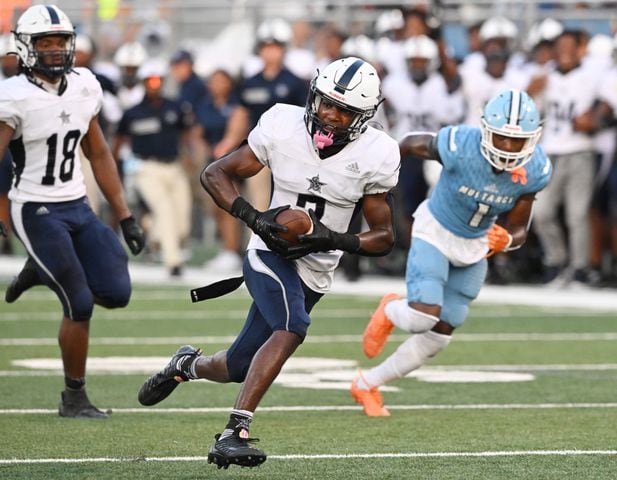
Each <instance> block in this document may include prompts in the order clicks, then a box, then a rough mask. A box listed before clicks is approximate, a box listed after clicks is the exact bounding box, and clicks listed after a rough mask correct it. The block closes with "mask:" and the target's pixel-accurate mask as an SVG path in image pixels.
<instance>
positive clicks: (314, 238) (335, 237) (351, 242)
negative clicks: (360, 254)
mask: <svg viewBox="0 0 617 480" xmlns="http://www.w3.org/2000/svg"><path fill="white" fill-rule="evenodd" d="M309 215H310V216H311V220H312V221H313V231H312V232H311V233H308V234H304V235H298V240H299V241H300V245H298V246H295V247H290V248H289V249H288V250H287V254H286V255H285V257H286V258H287V259H289V260H295V259H297V258H300V257H303V256H304V255H308V254H309V253H315V252H327V251H329V250H343V251H345V252H349V253H356V252H357V251H358V250H360V237H358V236H357V235H353V234H351V233H338V232H334V231H332V230H330V229H329V228H328V227H326V226H325V225H324V224H323V223H321V222H320V221H319V219H318V218H317V215H315V212H314V211H313V210H309Z"/></svg>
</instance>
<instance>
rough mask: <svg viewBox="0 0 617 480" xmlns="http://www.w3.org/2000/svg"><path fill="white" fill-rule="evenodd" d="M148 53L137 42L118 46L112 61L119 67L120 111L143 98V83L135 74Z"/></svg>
mask: <svg viewBox="0 0 617 480" xmlns="http://www.w3.org/2000/svg"><path fill="white" fill-rule="evenodd" d="M147 58H148V53H147V52H146V49H145V48H144V46H143V45H142V44H141V43H139V42H127V43H124V44H122V45H121V46H120V48H118V50H117V51H116V53H115V55H114V63H115V64H116V66H117V67H118V68H119V69H120V85H119V86H118V95H117V96H118V102H119V103H120V108H121V109H122V111H126V110H128V109H129V108H131V107H134V106H135V105H137V104H138V103H139V102H141V101H142V100H143V98H144V93H145V89H144V85H143V82H142V81H141V80H140V79H139V77H138V76H137V71H138V70H139V67H141V66H142V65H143V63H144V62H145V61H146V60H147Z"/></svg>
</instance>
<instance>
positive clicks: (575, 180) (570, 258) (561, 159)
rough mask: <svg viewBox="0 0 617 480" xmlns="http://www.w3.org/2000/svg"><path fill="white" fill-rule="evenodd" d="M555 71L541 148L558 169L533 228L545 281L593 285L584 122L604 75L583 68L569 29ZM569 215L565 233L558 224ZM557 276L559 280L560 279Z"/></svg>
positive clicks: (576, 36)
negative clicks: (589, 270) (589, 268)
mask: <svg viewBox="0 0 617 480" xmlns="http://www.w3.org/2000/svg"><path fill="white" fill-rule="evenodd" d="M555 55H556V59H555V60H556V69H555V70H554V71H552V72H551V73H549V74H548V76H547V79H546V86H545V88H544V90H543V95H544V107H545V123H544V134H543V137H542V146H543V147H544V149H545V150H546V153H547V154H548V155H549V156H550V157H551V160H552V161H553V163H554V165H555V171H554V175H553V181H552V182H551V184H550V185H549V186H548V188H546V189H545V190H544V191H542V193H541V194H539V195H538V202H537V205H536V209H535V213H534V215H535V218H536V222H535V223H534V228H535V230H536V232H537V234H538V237H539V239H540V243H541V245H542V249H543V252H544V259H543V261H544V265H545V272H546V277H545V280H546V281H547V282H548V281H552V280H555V281H554V282H553V283H552V285H553V286H558V287H562V286H565V285H567V284H569V283H571V282H572V281H575V282H576V283H585V284H586V283H588V281H589V279H588V267H589V244H590V235H589V207H590V204H591V198H592V195H593V186H594V176H595V161H594V152H593V137H592V136H591V135H589V133H588V132H587V131H585V128H584V126H583V125H582V124H581V122H580V121H581V119H582V118H585V116H586V114H587V113H588V112H589V111H590V109H591V108H592V107H593V105H594V102H595V101H596V99H597V98H598V95H599V82H600V80H601V76H599V75H597V73H596V72H594V71H593V69H589V68H586V67H585V66H584V65H583V64H582V58H583V55H584V45H583V42H582V39H581V33H580V32H578V31H572V30H565V31H564V32H562V33H561V34H560V36H559V37H558V38H557V39H556V42H555ZM562 205H563V207H564V211H565V217H564V218H565V223H566V226H567V238H568V241H567V242H566V232H565V231H564V229H563V228H562V227H561V224H560V220H559V211H560V207H561V206H562ZM557 275H558V276H557Z"/></svg>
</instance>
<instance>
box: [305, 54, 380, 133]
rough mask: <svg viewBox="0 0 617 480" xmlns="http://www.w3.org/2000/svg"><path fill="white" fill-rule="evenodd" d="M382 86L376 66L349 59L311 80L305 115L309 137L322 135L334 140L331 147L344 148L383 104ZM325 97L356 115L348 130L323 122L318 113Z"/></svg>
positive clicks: (357, 59)
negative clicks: (342, 146) (316, 134)
mask: <svg viewBox="0 0 617 480" xmlns="http://www.w3.org/2000/svg"><path fill="white" fill-rule="evenodd" d="M380 85H381V82H380V80H379V75H378V74H377V71H376V70H375V67H373V66H372V65H371V64H370V63H368V62H365V61H364V60H361V59H359V58H356V57H347V58H341V59H339V60H335V61H334V62H332V63H330V64H329V65H328V66H327V67H326V68H324V70H323V71H322V72H317V75H316V76H315V78H313V80H312V81H311V86H310V89H309V95H308V99H307V102H306V112H305V114H304V123H305V124H306V128H307V130H308V132H309V134H310V135H311V136H314V134H315V133H316V132H318V131H320V132H323V133H324V134H326V135H328V136H329V137H330V138H331V140H332V143H330V142H328V144H329V145H343V144H346V143H348V142H352V141H354V140H355V139H357V138H358V136H359V135H360V134H361V133H362V132H364V131H365V130H366V128H367V122H368V121H369V120H370V119H371V118H372V117H373V115H375V112H376V111H377V107H378V106H379V104H380V103H381V90H380ZM324 98H325V99H327V100H328V101H329V102H332V103H333V104H335V105H336V106H337V107H339V108H341V109H343V110H347V111H350V112H352V113H353V115H354V117H353V120H352V121H351V123H350V125H349V126H348V127H347V128H339V127H333V126H331V125H328V124H326V123H324V122H322V121H321V120H320V118H319V116H318V115H317V111H318V110H319V105H320V104H321V102H322V100H323V99H324Z"/></svg>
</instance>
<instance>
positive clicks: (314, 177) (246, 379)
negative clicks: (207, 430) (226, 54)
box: [139, 57, 400, 468]
mask: <svg viewBox="0 0 617 480" xmlns="http://www.w3.org/2000/svg"><path fill="white" fill-rule="evenodd" d="M380 101H381V94H380V81H379V77H378V76H377V72H376V71H375V69H374V68H373V67H372V66H371V65H370V64H368V63H367V62H365V61H363V60H360V59H358V58H354V57H349V58H343V59H339V60H336V61H334V62H332V63H331V64H329V65H328V66H327V67H326V68H324V70H323V71H321V72H318V74H317V76H316V77H315V78H314V79H313V81H312V83H311V87H310V93H309V96H308V99H307V105H306V107H305V108H302V107H297V106H292V105H285V104H277V105H275V106H274V107H272V108H271V109H269V110H268V111H266V112H265V113H264V114H263V115H262V116H261V118H260V120H259V123H258V125H257V126H256V127H255V128H254V129H253V130H252V131H251V132H250V134H249V136H248V141H247V142H246V143H244V144H243V145H242V146H240V148H238V149H237V150H235V151H234V152H232V153H230V154H229V155H227V156H225V157H223V158H221V159H220V160H217V161H216V162H213V163H212V164H210V165H208V167H207V168H206V169H205V170H204V171H203V173H202V176H201V181H202V183H203V185H204V188H205V189H206V191H207V192H208V193H209V194H210V195H211V196H212V198H213V199H214V201H215V202H216V203H217V204H218V205H219V206H220V207H221V208H223V209H225V210H226V211H228V212H230V213H232V214H233V215H234V216H236V217H237V218H240V219H241V220H243V221H244V222H245V223H246V224H247V225H248V226H249V227H250V228H251V229H252V230H253V232H254V234H253V236H252V238H251V240H250V242H249V245H248V252H247V255H246V257H245V259H244V278H245V281H246V284H247V287H248V291H249V293H250V294H251V296H252V298H253V304H252V305H251V307H250V310H249V312H248V316H247V319H246V323H245V325H244V328H243V329H242V331H241V332H240V334H239V335H238V337H237V338H236V340H235V341H234V342H233V343H232V345H231V346H230V347H229V348H228V349H226V350H222V351H219V352H217V353H214V354H213V355H208V356H203V355H201V351H200V350H197V349H195V348H193V347H190V346H184V347H181V348H180V350H178V352H177V353H176V355H175V356H174V357H173V358H172V360H171V362H170V363H169V364H168V365H167V367H165V368H164V369H163V370H162V371H161V372H159V373H157V374H155V375H153V376H152V377H150V379H148V380H147V381H146V382H145V383H144V385H143V386H142V388H141V390H140V392H139V400H140V401H141V403H142V404H145V405H153V404H155V403H157V402H159V401H161V400H162V399H163V398H165V397H166V396H167V395H169V393H171V391H172V390H173V388H175V387H176V386H177V385H178V382H180V381H183V380H192V379H197V378H206V379H208V380H212V381H215V382H220V383H228V382H237V383H242V386H241V388H240V393H239V395H238V397H237V399H236V403H235V405H234V408H233V410H232V411H231V414H230V416H229V422H228V423H227V425H226V427H225V429H224V430H223V431H222V433H221V434H217V435H216V436H215V441H214V445H213V446H212V448H211V449H210V452H209V454H208V461H209V462H214V463H216V464H217V465H218V466H219V468H220V467H224V468H227V467H228V466H229V465H230V464H237V465H242V466H247V467H254V466H257V465H259V464H261V463H262V462H263V461H265V459H266V454H265V453H264V452H263V451H261V450H259V449H257V448H255V447H254V446H252V445H251V439H250V438H249V426H250V423H251V421H252V419H253V413H254V412H255V410H256V409H257V406H258V405H259V402H260V401H261V399H262V398H263V396H264V395H265V393H266V392H267V390H268V388H269V387H270V385H272V382H273V381H274V380H275V378H276V377H277V375H278V374H279V372H280V370H281V368H282V367H283V365H284V364H285V362H286V361H287V359H288V358H289V357H290V356H291V355H292V354H293V352H294V351H295V350H296V348H297V347H298V346H299V345H300V344H301V343H302V341H303V340H304V337H305V336H306V333H307V329H308V327H309V324H310V316H309V314H310V312H311V309H312V308H313V307H314V306H315V304H316V303H317V302H318V300H319V299H320V298H321V297H322V295H323V294H324V293H326V292H327V291H328V290H329V289H330V285H331V283H332V278H333V274H334V269H335V268H336V266H337V264H338V262H339V259H340V257H341V255H342V253H343V251H346V252H350V253H355V254H359V255H372V256H377V255H385V254H387V253H388V252H389V251H390V250H391V248H392V245H393V242H394V234H393V229H392V211H391V208H390V204H389V203H388V198H389V197H388V195H389V191H390V189H392V188H393V187H394V186H395V185H396V182H397V176H398V170H399V166H400V155H399V149H398V145H397V143H396V142H395V141H394V140H393V139H392V138H390V137H389V136H388V135H387V134H385V133H384V132H382V131H381V130H379V129H376V128H374V127H372V126H369V125H368V123H367V122H368V121H369V120H370V119H371V117H373V115H374V114H375V111H376V110H377V107H378V105H379V103H380ZM265 166H268V167H269V168H270V169H271V171H272V176H273V192H272V199H271V202H270V209H269V210H267V211H264V212H260V211H257V210H256V209H255V208H253V207H252V206H251V205H250V204H249V203H248V202H247V201H246V200H245V199H244V198H242V197H241V196H239V194H238V191H237V190H236V188H235V186H234V183H233V180H234V179H239V178H248V177H251V176H253V175H255V174H257V173H258V172H259V171H260V170H262V169H263V168H264V167H265ZM360 204H361V206H362V213H363V214H364V217H365V219H366V221H367V223H368V227H369V230H368V231H365V232H362V233H360V234H357V235H354V234H350V233H346V232H347V229H348V226H349V223H350V221H351V219H352V216H353V214H354V211H355V210H356V208H357V207H358V206H359V205H360ZM290 206H293V207H294V208H299V209H303V210H305V211H308V212H309V213H310V216H311V219H312V222H313V231H312V233H308V234H305V235H301V236H300V243H299V245H296V246H291V244H289V243H288V242H287V241H285V240H282V239H281V238H280V237H279V236H278V232H280V231H281V229H283V228H284V227H281V226H280V225H278V224H277V223H276V222H275V220H274V219H275V217H276V215H277V214H278V213H279V212H281V211H283V210H285V209H287V208H289V207H290Z"/></svg>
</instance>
